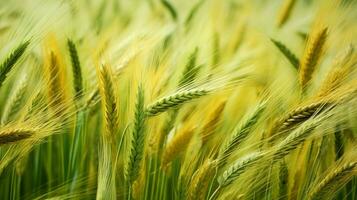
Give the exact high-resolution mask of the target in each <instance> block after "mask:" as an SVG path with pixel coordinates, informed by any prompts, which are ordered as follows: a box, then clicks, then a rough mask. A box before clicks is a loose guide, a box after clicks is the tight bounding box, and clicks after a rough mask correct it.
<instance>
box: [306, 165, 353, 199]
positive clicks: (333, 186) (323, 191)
mask: <svg viewBox="0 0 357 200" xmlns="http://www.w3.org/2000/svg"><path fill="white" fill-rule="evenodd" d="M356 166H357V162H348V163H345V164H343V165H341V166H339V167H336V168H335V169H333V170H329V171H327V174H326V175H325V176H323V179H322V181H321V182H319V183H318V184H317V185H316V186H314V187H313V189H312V191H311V192H310V193H309V195H308V197H309V198H308V199H310V200H318V199H332V197H331V196H329V197H328V196H326V195H331V194H335V193H336V192H337V191H338V189H339V188H340V187H341V186H342V185H343V184H346V183H347V182H348V181H349V180H351V179H352V178H353V176H354V175H355V174H356V170H357V169H356Z"/></svg>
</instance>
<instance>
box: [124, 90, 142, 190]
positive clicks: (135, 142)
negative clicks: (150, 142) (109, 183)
mask: <svg viewBox="0 0 357 200" xmlns="http://www.w3.org/2000/svg"><path fill="white" fill-rule="evenodd" d="M145 120H146V116H145V111H144V90H143V88H142V86H139V88H138V94H137V102H136V108H135V119H134V129H133V132H132V139H131V144H130V154H129V159H128V164H127V167H126V179H127V181H128V183H129V184H132V183H133V182H134V181H135V180H136V179H137V177H138V176H139V172H140V166H141V162H142V159H143V156H144V147H145V136H146V135H145Z"/></svg>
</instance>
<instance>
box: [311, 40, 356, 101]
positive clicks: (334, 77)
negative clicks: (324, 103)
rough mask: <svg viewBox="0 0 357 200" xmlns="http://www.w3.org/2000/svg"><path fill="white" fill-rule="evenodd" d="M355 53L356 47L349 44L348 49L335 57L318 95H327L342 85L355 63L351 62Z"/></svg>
mask: <svg viewBox="0 0 357 200" xmlns="http://www.w3.org/2000/svg"><path fill="white" fill-rule="evenodd" d="M353 53H354V48H353V46H352V45H349V47H348V48H347V50H345V51H344V52H343V54H342V55H338V57H337V58H335V61H334V64H333V66H332V69H331V70H330V71H329V73H328V74H327V76H326V78H325V80H324V81H323V82H322V84H321V87H320V89H319V92H318V94H317V96H319V97H323V96H326V95H327V94H329V93H331V92H333V91H334V90H336V89H337V88H338V87H340V86H341V85H342V82H343V80H345V79H346V78H347V76H348V74H349V73H350V72H351V70H352V69H351V68H352V66H351V64H352V65H353V64H355V63H350V61H351V60H352V56H353Z"/></svg>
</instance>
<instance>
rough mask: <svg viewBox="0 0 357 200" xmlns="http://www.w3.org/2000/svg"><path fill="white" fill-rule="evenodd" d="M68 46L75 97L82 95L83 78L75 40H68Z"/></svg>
mask: <svg viewBox="0 0 357 200" xmlns="http://www.w3.org/2000/svg"><path fill="white" fill-rule="evenodd" d="M67 46H68V51H69V54H70V56H71V62H72V74H73V87H74V92H75V97H80V96H81V94H82V92H83V78H82V72H81V65H80V62H79V58H78V52H77V48H76V45H75V44H74V42H73V41H72V40H70V39H68V40H67Z"/></svg>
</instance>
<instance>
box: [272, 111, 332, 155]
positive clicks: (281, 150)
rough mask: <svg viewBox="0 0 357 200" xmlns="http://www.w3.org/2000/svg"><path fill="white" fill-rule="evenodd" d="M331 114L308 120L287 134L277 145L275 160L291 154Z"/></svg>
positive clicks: (274, 153)
mask: <svg viewBox="0 0 357 200" xmlns="http://www.w3.org/2000/svg"><path fill="white" fill-rule="evenodd" d="M328 116H329V115H325V116H324V117H321V118H315V119H311V120H308V121H306V122H305V123H303V124H301V125H300V126H299V127H298V128H297V129H295V130H294V131H293V132H292V133H291V134H289V136H287V137H286V138H285V139H284V140H283V141H281V142H280V143H279V144H277V145H276V147H275V148H276V149H275V151H274V152H273V158H274V159H275V160H280V159H282V158H284V156H286V155H287V154H289V153H290V152H291V151H292V150H294V149H296V148H297V147H298V146H299V145H300V144H301V143H303V142H304V141H305V140H306V139H307V137H308V136H310V135H311V132H312V131H313V130H314V129H315V128H316V127H317V126H318V125H320V124H321V122H322V120H324V119H325V118H327V117H328Z"/></svg>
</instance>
